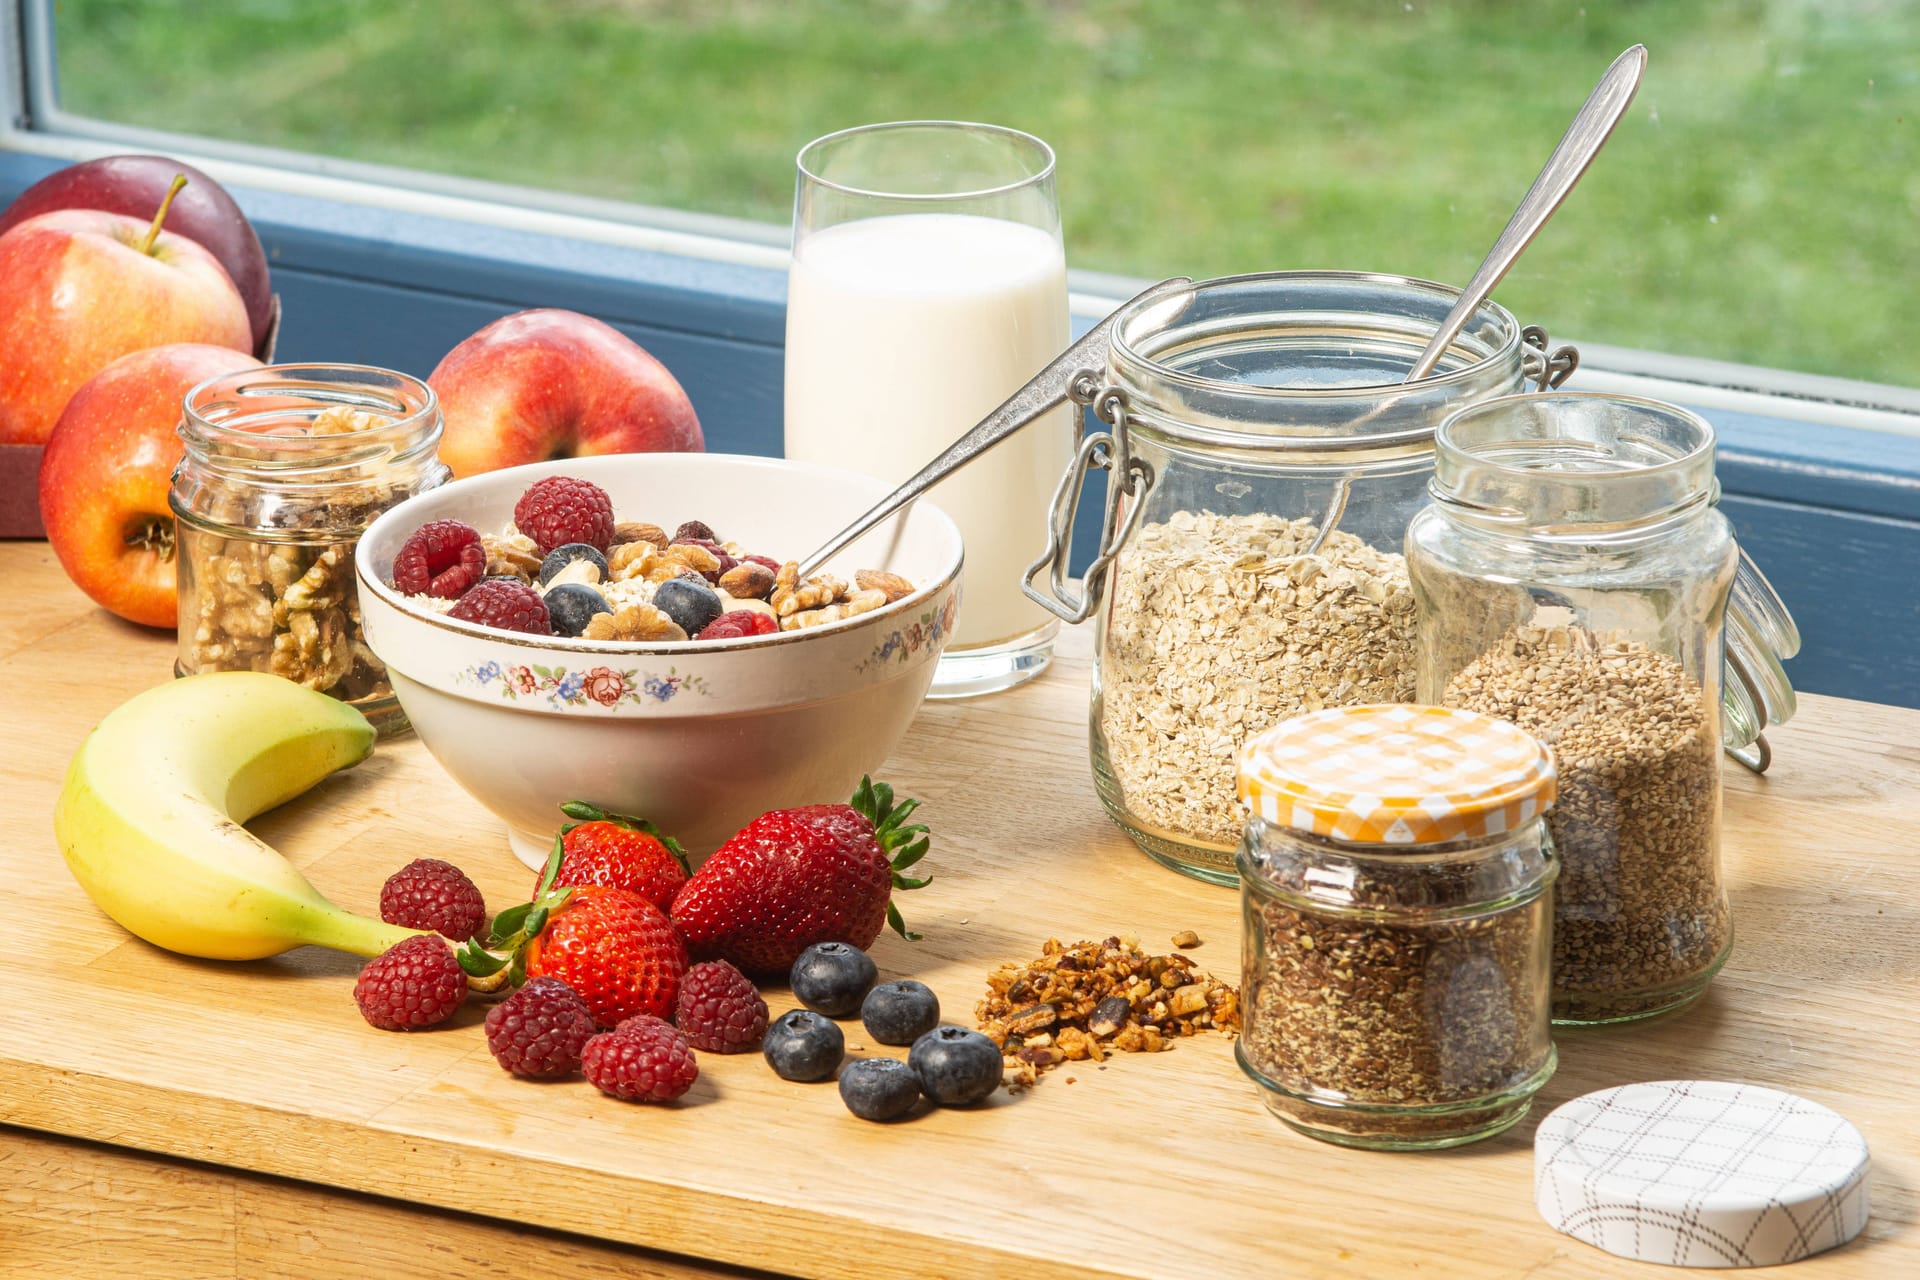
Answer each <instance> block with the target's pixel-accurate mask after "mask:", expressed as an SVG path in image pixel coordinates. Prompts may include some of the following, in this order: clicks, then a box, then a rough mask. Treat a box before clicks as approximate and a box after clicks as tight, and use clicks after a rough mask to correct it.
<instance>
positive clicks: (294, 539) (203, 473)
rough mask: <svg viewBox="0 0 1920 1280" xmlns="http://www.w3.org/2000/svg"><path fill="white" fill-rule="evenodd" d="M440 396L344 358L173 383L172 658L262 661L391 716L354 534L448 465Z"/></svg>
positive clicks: (386, 718) (397, 722)
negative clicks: (183, 391)
mask: <svg viewBox="0 0 1920 1280" xmlns="http://www.w3.org/2000/svg"><path fill="white" fill-rule="evenodd" d="M440 430H441V419H440V405H439V401H438V400H437V399H436V398H435V396H434V394H433V390H432V389H431V388H430V387H428V386H427V384H426V383H424V382H421V381H420V380H419V379H417V378H411V377H408V376H407V375H406V374H403V373H394V372H391V371H389V370H386V369H374V368H367V367H363V366H357V365H311V364H309V365H295V364H289V365H274V366H271V367H268V368H264V369H247V370H243V371H241V372H238V373H232V374H227V375H224V376H222V377H218V378H213V379H210V380H208V381H206V382H203V383H201V384H200V385H199V386H197V387H195V388H193V390H192V391H190V392H188V393H187V397H186V406H185V416H184V418H183V420H182V421H181V424H180V435H181V438H182V439H183V440H185V441H186V455H185V457H183V458H182V459H181V462H180V465H179V467H178V468H177V469H176V470H175V471H174V473H173V487H172V490H171V492H170V493H169V495H168V500H169V504H170V505H171V506H172V508H173V514H174V516H175V518H176V520H177V522H178V530H179V535H178V536H179V583H180V586H179V594H180V632H179V635H180V651H179V657H178V660H177V661H176V662H175V664H174V670H175V671H176V673H178V674H180V675H192V674H194V673H196V672H201V671H270V672H272V673H274V674H276V675H281V676H285V677H286V678H288V679H290V680H294V681H297V682H299V683H300V684H303V685H306V686H307V687H308V688H310V689H318V690H321V691H322V692H325V693H329V694H332V695H333V696H335V697H337V698H340V699H341V700H343V701H345V702H349V703H351V704H352V705H354V706H355V707H358V708H359V709H360V710H361V711H362V712H363V713H365V714H366V716H367V718H368V719H369V720H371V721H373V723H374V726H375V728H376V729H378V730H379V731H380V732H382V733H392V732H397V731H399V730H401V729H404V728H405V727H406V719H405V717H404V715H403V714H402V712H401V711H400V706H399V703H398V702H397V701H396V700H395V698H394V696H393V689H392V687H391V686H390V685H389V684H388V682H387V674H386V668H385V667H384V666H383V665H382V664H381V662H380V660H379V659H378V658H376V657H375V656H374V654H373V651H372V650H371V649H369V648H368V647H367V645H366V642H365V641H364V640H363V639H362V638H361V634H360V606H359V599H358V596H357V594H356V592H355V588H354V577H353V552H354V544H355V543H356V542H357V541H358V539H359V537H360V535H361V533H362V532H364V531H365V530H366V528H367V526H368V525H370V524H372V523H373V520H374V518H375V517H377V516H378V515H380V513H381V512H383V511H385V510H386V509H387V508H389V507H391V506H393V505H394V504H395V503H397V502H399V501H401V500H402V499H403V498H407V497H411V496H412V495H413V494H416V493H420V492H423V491H424V490H427V489H431V488H434V487H435V486H437V485H440V484H442V483H444V482H445V481H446V479H447V476H448V471H447V468H446V466H445V465H444V464H443V463H441V462H440V460H439V458H438V457H437V455H436V453H435V450H436V449H437V447H438V445H439V442H440Z"/></svg>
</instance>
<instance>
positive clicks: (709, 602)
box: [653, 578, 720, 636]
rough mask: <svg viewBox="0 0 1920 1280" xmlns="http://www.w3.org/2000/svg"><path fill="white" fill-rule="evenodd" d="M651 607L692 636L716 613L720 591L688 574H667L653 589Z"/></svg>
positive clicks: (718, 608)
mask: <svg viewBox="0 0 1920 1280" xmlns="http://www.w3.org/2000/svg"><path fill="white" fill-rule="evenodd" d="M653 607H654V608H656V609H658V610H659V611H660V612H662V613H664V614H666V615H667V616H668V617H669V618H672V619H673V620H674V621H675V622H677V623H679V624H680V629H681V630H682V631H684V632H686V633H687V634H688V635H690V636H695V635H699V634H700V631H701V629H702V628H704V627H705V626H706V625H707V624H708V623H709V622H712V621H713V620H714V619H715V618H717V617H719V616H720V593H719V592H717V591H715V590H714V589H713V588H712V587H710V586H708V585H707V584H706V583H704V582H696V581H694V580H693V579H692V578H669V579H667V580H666V581H665V582H663V583H661V584H660V585H659V586H657V587H655V588H654V589H653Z"/></svg>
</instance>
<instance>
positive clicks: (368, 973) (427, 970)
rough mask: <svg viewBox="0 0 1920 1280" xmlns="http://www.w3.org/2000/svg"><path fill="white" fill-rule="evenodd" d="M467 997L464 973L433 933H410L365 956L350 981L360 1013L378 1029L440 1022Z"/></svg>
mask: <svg viewBox="0 0 1920 1280" xmlns="http://www.w3.org/2000/svg"><path fill="white" fill-rule="evenodd" d="M466 998H467V975H466V974H464V973H462V972H461V971H460V962H459V961H458V960H456V959H454V958H453V948H452V947H450V946H448V945H447V940H446V939H445V938H443V937H441V936H440V935H439V934H437V933H421V934H415V935H414V936H413V937H411V938H408V939H407V940H406V941H405V942H396V943H394V944H393V946H391V947H389V948H387V949H386V950H385V951H384V952H382V953H381V954H380V955H379V956H377V957H375V958H374V959H372V960H369V961H368V962H367V967H366V968H364V969H362V970H361V971H360V978H359V980H358V981H356V982H355V983H354V984H353V999H354V1003H355V1004H358V1005H359V1006H360V1016H361V1017H363V1018H365V1019H366V1020H367V1021H368V1022H369V1023H371V1024H373V1025H374V1026H376V1027H378V1028H380V1029H381V1030H382V1031H418V1030H419V1029H420V1028H421V1027H431V1026H433V1025H434V1024H435V1023H438V1022H445V1021H446V1020H447V1019H448V1018H449V1017H451V1016H452V1015H453V1011H454V1010H455V1009H458V1008H459V1007H460V1006H461V1005H462V1004H463V1003H465V1001H466Z"/></svg>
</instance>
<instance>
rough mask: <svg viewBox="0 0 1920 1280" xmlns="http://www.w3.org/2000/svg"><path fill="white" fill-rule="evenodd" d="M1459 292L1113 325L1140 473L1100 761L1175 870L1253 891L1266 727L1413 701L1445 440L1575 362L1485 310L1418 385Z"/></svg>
mask: <svg viewBox="0 0 1920 1280" xmlns="http://www.w3.org/2000/svg"><path fill="white" fill-rule="evenodd" d="M1459 296H1460V295H1459V291H1458V290H1456V289H1452V288H1449V287H1447V286H1444V285H1438V284H1432V283H1429V282H1426V281H1422V280H1411V279H1407V278H1405V277H1401V276H1385V275H1362V274H1357V273H1348V272H1277V273H1271V274H1265V275H1248V276H1235V277H1230V278H1226V279H1219V280H1207V281H1202V282H1201V283H1199V284H1196V285H1193V286H1192V287H1191V288H1189V289H1187V290H1185V291H1181V292H1175V293H1173V294H1171V295H1154V296H1151V297H1145V298H1142V299H1140V300H1137V301H1136V302H1134V303H1131V304H1129V305H1128V306H1127V307H1125V308H1123V309H1122V310H1121V312H1120V313H1119V315H1118V316H1117V318H1116V319H1115V321H1114V327H1113V330H1112V339H1111V349H1110V353H1109V356H1108V364H1109V368H1108V371H1107V381H1108V382H1109V384H1110V386H1108V387H1107V388H1105V389H1103V390H1101V391H1100V392H1099V393H1097V394H1096V395H1094V396H1092V397H1090V399H1091V403H1092V405H1093V408H1094V409H1095V411H1096V412H1098V413H1099V414H1100V416H1101V417H1103V418H1105V419H1106V420H1107V421H1108V422H1109V423H1116V418H1117V419H1118V421H1117V423H1116V425H1115V426H1114V430H1113V444H1114V445H1115V447H1116V453H1117V454H1119V455H1120V456H1121V457H1123V458H1124V459H1126V461H1127V464H1128V465H1129V466H1131V467H1132V468H1133V469H1134V472H1133V473H1128V474H1127V475H1126V483H1125V485H1124V488H1125V490H1126V495H1125V497H1124V498H1123V499H1122V502H1121V507H1122V510H1121V513H1120V514H1119V515H1118V516H1117V518H1116V521H1117V523H1119V525H1120V527H1122V528H1130V529H1131V533H1130V535H1126V536H1125V541H1124V542H1123V543H1122V545H1121V546H1120V549H1119V550H1118V552H1117V553H1115V554H1114V556H1113V558H1112V562H1111V566H1110V567H1109V568H1108V569H1107V570H1106V572H1107V575H1108V579H1107V588H1106V600H1105V603H1104V606H1103V607H1102V608H1101V610H1100V612H1099V613H1098V615H1097V617H1098V627H1099V633H1098V640H1097V658H1096V665H1095V669H1094V688H1093V703H1092V759H1093V773H1094V780H1095V784H1096V786H1097V788H1098V791H1099V794H1100V798H1101V800H1102V802H1103V803H1104V804H1105V806H1106V809H1107V812H1108V813H1109V814H1110V815H1111V816H1112V817H1113V820H1114V821H1115V822H1116V823H1118V824H1119V825H1120V827H1121V828H1122V829H1123V830H1125V831H1126V833H1127V834H1128V835H1129V836H1131V837H1132V839H1133V841H1134V843H1135V844H1137V845H1138V846H1139V847H1140V848H1141V849H1142V850H1144V851H1145V852H1146V853H1147V854H1148V855H1149V856H1151V857H1153V858H1155V859H1156V860H1158V861H1160V862H1161V863H1163V864H1165V865H1167V866H1169V867H1172V868H1174V869H1175V870H1177V871H1181V872H1184V873H1186V874H1188V875H1192V876H1195V877H1198V878H1200V879H1204V880H1209V881H1213V882H1215V883H1221V884H1232V883H1233V882H1234V880H1235V878H1236V872H1235V870H1234V848H1235V846H1236V845H1237V844H1238V842H1239V839H1240V828H1241V825H1242V822H1243V814H1242V813H1241V810H1240V807H1239V805H1238V803H1237V802H1236V800H1235V798H1234V755H1235V752H1237V751H1238V750H1239V748H1240V746H1241V745H1242V744H1243V743H1244V742H1246V741H1247V740H1248V739H1249V738H1251V737H1253V736H1254V735H1256V734H1258V733H1260V732H1261V731H1262V730H1264V729H1267V728H1268V727H1270V726H1272V725H1274V724H1276V723H1278V722H1279V721H1280V720H1282V719H1285V718H1286V717H1288V716H1292V715H1297V714H1299V713H1301V712H1306V711H1315V710H1318V709H1320V708H1323V707H1338V706H1350V705H1355V704H1359V703H1374V702H1410V701H1412V699H1413V694H1414V680H1413V644H1414V605H1413V595H1412V593H1411V591H1410V590H1409V588H1408V583H1407V572H1406V564H1405V561H1404V560H1403V559H1402V557H1401V544H1402V542H1403V541H1404V539H1405V536H1406V531H1407V521H1408V520H1410V519H1411V518H1412V517H1413V515H1414V513H1415V512H1416V511H1418V510H1419V509H1420V508H1421V506H1422V505H1423V504H1424V503H1425V502H1426V494H1427V480H1428V478H1429V477H1430V476H1431V475H1432V472H1433V433H1434V430H1435V429H1436V428H1437V427H1438V426H1439V425H1440V422H1441V420H1442V419H1443V418H1445V417H1446V415H1447V414H1448V413H1451V412H1452V411H1454V410H1455V409H1458V408H1460V407H1461V406H1463V405H1467V404H1472V403H1475V402H1476V401H1479V400H1484V399H1487V398H1489V397H1492V396H1497V395H1504V394H1507V393H1509V392H1515V391H1519V390H1520V389H1521V388H1522V386H1523V382H1524V379H1526V378H1527V377H1529V376H1531V377H1535V378H1557V377H1559V376H1563V375H1564V372H1566V371H1568V369H1569V367H1570V364H1571V358H1572V357H1571V353H1570V352H1568V353H1561V354H1560V355H1559V356H1558V359H1559V360H1560V362H1561V363H1560V364H1559V366H1558V368H1557V370H1556V367H1555V363H1554V360H1553V359H1550V358H1549V357H1547V355H1546V353H1545V351H1544V349H1543V347H1544V343H1545V336H1544V335H1542V334H1539V333H1538V332H1537V331H1523V330H1522V329H1521V327H1520V325H1519V323H1518V322H1517V321H1516V320H1515V319H1514V318H1513V316H1512V315H1511V314H1509V313H1508V312H1507V311H1506V310H1505V309H1503V308H1501V307H1499V306H1497V305H1495V304H1493V303H1487V304H1484V305H1483V306H1481V307H1480V309H1479V310H1478V311H1477V312H1475V313H1474V314H1473V315H1472V316H1471V317H1470V318H1469V320H1468V322H1467V325H1466V327H1465V328H1464V329H1462V330H1461V332H1460V333H1459V335H1458V336H1457V337H1455V338H1454V340H1453V341H1452V343H1451V344H1450V345H1449V346H1448V347H1447V348H1446V349H1445V351H1444V352H1443V353H1442V355H1441V358H1440V363H1439V364H1438V365H1437V366H1436V367H1435V369H1434V371H1433V372H1432V373H1431V374H1429V375H1428V376H1426V377H1423V378H1419V379H1416V380H1414V381H1412V382H1406V381H1403V380H1404V379H1405V377H1406V374H1407V372H1408V370H1409V369H1410V368H1411V367H1412V365H1413V362H1414V359H1415V357H1416V356H1417V355H1419V354H1420V352H1421V350H1422V348H1423V347H1425V346H1426V344H1427V342H1428V341H1429V339H1431V338H1432V336H1433V334H1434V333H1435V332H1436V330H1437V329H1438V328H1439V326H1440V322H1441V320H1442V319H1443V318H1444V317H1445V315H1446V314H1447V312H1448V311H1449V309H1450V308H1451V307H1452V306H1453V304H1454V303H1455V302H1456V301H1458V299H1459ZM1117 465H1119V464H1118V463H1116V466H1117ZM1136 473H1137V474H1136ZM1115 474H1116V475H1120V474H1122V473H1121V472H1119V471H1116V473H1115ZM1115 484H1116V486H1121V485H1122V482H1121V481H1119V480H1116V481H1115ZM1096 576H1097V575H1096V574H1095V573H1093V572H1090V573H1089V575H1088V580H1089V583H1090V584H1091V583H1092V582H1094V581H1095V580H1096ZM1090 589H1091V588H1090Z"/></svg>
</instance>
